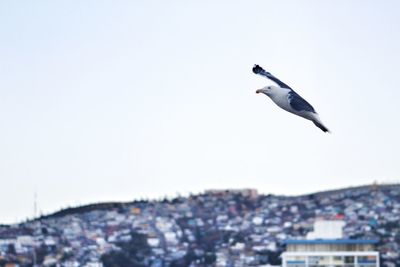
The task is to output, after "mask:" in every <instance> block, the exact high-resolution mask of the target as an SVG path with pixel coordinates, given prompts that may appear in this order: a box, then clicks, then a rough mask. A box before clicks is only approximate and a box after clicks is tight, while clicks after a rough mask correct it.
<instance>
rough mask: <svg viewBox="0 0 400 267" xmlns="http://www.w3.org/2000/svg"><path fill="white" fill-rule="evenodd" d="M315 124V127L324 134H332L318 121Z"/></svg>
mask: <svg viewBox="0 0 400 267" xmlns="http://www.w3.org/2000/svg"><path fill="white" fill-rule="evenodd" d="M313 123H314V124H315V126H317V127H318V128H320V129H321V130H322V131H323V132H324V133H326V132H328V133H330V131H329V129H328V128H326V127H325V126H324V125H323V124H321V123H319V122H317V121H313Z"/></svg>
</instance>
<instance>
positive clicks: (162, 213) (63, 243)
mask: <svg viewBox="0 0 400 267" xmlns="http://www.w3.org/2000/svg"><path fill="white" fill-rule="evenodd" d="M319 219H327V220H341V221H343V225H344V226H343V235H344V237H345V238H346V240H350V242H351V240H352V239H363V240H367V241H368V240H376V242H375V241H374V242H375V243H376V245H375V250H376V251H378V252H379V257H380V259H379V262H380V265H381V266H384V267H396V266H400V223H399V222H400V185H399V184H388V185H377V184H373V185H368V186H361V187H353V188H346V189H341V190H333V191H326V192H319V193H315V194H308V195H302V196H278V195H263V194H258V192H257V190H254V189H243V190H208V191H205V192H204V193H202V194H198V195H190V196H188V197H177V198H173V199H164V200H160V201H134V202H130V203H100V204H93V205H87V206H81V207H75V208H70V209H65V210H61V211H59V212H57V213H54V214H52V215H47V216H42V217H40V218H37V219H34V220H32V221H28V222H24V223H20V224H13V225H2V226H0V266H7V267H12V266H21V267H22V266H65V267H78V266H86V267H103V266H104V267H108V266H115V267H118V266H133V267H135V266H138V267H145V266H150V267H176V266H190V267H200V266H221V267H222V266H229V267H234V266H235V267H236V266H269V265H274V266H281V265H282V253H283V252H284V251H285V249H286V244H285V240H292V241H291V242H295V241H293V240H297V239H301V238H304V237H305V236H307V235H308V234H310V233H312V232H313V231H314V230H315V229H313V227H314V223H315V222H316V220H319ZM347 242H349V241H347ZM344 266H345V265H344ZM349 266H353V265H349ZM365 266H367V265H365Z"/></svg>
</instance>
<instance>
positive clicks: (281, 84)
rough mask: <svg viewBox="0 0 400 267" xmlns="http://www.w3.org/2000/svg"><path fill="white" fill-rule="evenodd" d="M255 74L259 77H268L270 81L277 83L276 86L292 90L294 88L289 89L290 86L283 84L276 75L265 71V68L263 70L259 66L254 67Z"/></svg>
mask: <svg viewBox="0 0 400 267" xmlns="http://www.w3.org/2000/svg"><path fill="white" fill-rule="evenodd" d="M253 72H254V73H255V74H259V75H262V76H265V77H267V78H268V79H270V80H272V81H274V82H276V84H278V85H279V87H282V88H288V89H292V88H290V87H289V85H287V84H285V83H283V82H282V81H281V80H279V79H278V78H276V77H275V76H274V75H272V74H271V73H269V72H268V71H265V70H264V69H263V68H261V67H260V66H258V65H254V67H253Z"/></svg>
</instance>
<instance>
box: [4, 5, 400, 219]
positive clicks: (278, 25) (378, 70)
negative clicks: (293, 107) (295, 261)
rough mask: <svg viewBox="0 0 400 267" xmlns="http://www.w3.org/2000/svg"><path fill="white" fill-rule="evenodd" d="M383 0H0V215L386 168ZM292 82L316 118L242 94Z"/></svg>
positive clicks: (389, 45)
mask: <svg viewBox="0 0 400 267" xmlns="http://www.w3.org/2000/svg"><path fill="white" fill-rule="evenodd" d="M399 10H400V4H399V1H361V0H360V1H347V0H346V1H344V0H343V1H318V0H315V1H264V0H263V1H232V0H229V1H174V0H171V1H164V0H159V1H151V0H150V1H122V0H120V1H97V0H96V1H94V0H93V1H12V0H9V1H1V3H0V182H1V186H0V222H3V223H9V222H16V221H20V220H22V219H25V218H28V217H32V215H33V199H34V192H35V191H36V192H37V195H38V197H37V202H38V207H39V210H40V211H42V212H43V213H48V212H52V211H56V210H58V209H60V208H63V207H67V206H70V205H78V204H87V203H91V202H98V201H111V200H113V201H114V200H115V201H129V200H133V199H137V198H143V197H149V198H154V197H155V198H158V197H162V196H165V195H168V196H174V195H176V194H178V193H180V194H188V193H189V192H194V193H197V192H201V191H203V190H205V189H211V188H242V187H246V188H256V189H258V190H259V191H260V192H263V193H274V194H287V195H288V194H302V193H308V192H313V191H318V190H324V189H331V188H338V187H344V186H349V185H359V184H366V183H372V182H373V181H374V180H376V181H380V182H383V181H396V180H397V181H398V179H399V177H400V157H399V153H400V152H399V151H400V138H399V136H400V111H399V109H400V106H399V99H400V88H399V62H400V53H399V47H400V31H399V25H400V16H399V15H398V11H399ZM255 63H257V64H260V65H261V66H263V67H264V68H265V69H267V70H268V71H270V72H271V73H273V74H274V75H275V76H277V77H278V78H280V79H281V80H283V81H284V82H285V83H287V84H289V85H290V86H291V87H292V88H294V89H295V90H296V91H297V92H298V93H299V94H300V95H302V96H303V97H304V98H305V99H306V100H308V101H309V102H310V103H311V104H312V105H313V106H314V108H315V109H316V110H317V112H319V114H320V116H321V118H322V120H323V121H324V123H325V124H326V125H327V126H328V128H330V129H331V131H332V134H325V133H323V132H322V131H320V130H319V129H318V128H317V127H315V126H314V125H313V124H312V123H311V122H309V121H306V120H304V119H302V118H299V117H296V116H294V115H291V114H289V113H286V112H284V111H282V110H280V109H279V108H278V107H277V106H275V104H273V103H272V101H271V100H270V99H268V98H267V97H266V96H265V95H256V94H255V91H256V89H258V88H261V87H263V86H265V85H272V84H273V83H272V82H271V81H268V80H266V79H264V78H263V77H260V76H256V75H254V74H253V73H252V72H251V68H252V66H253V64H255Z"/></svg>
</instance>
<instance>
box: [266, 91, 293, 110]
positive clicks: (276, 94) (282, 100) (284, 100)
mask: <svg viewBox="0 0 400 267" xmlns="http://www.w3.org/2000/svg"><path fill="white" fill-rule="evenodd" d="M289 92H290V90H289V89H286V88H277V89H275V90H271V92H270V94H269V97H270V98H271V99H272V101H274V102H275V104H277V105H278V106H279V107H280V108H283V109H284V110H286V111H289V112H292V113H293V111H294V110H293V109H292V107H291V106H290V104H289V100H288V93H289Z"/></svg>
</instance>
